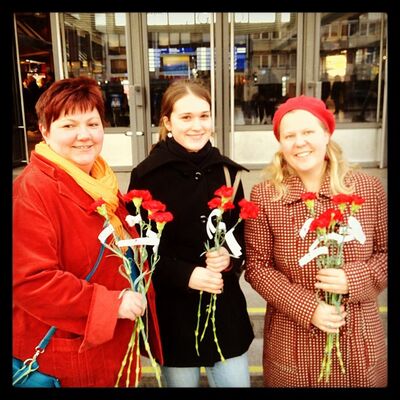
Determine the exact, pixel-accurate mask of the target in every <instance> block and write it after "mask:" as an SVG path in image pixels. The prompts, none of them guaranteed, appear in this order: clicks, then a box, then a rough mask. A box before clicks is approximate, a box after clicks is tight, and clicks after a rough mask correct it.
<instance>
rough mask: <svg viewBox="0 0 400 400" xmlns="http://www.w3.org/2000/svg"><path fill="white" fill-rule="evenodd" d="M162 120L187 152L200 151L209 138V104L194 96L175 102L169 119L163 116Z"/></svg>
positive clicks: (210, 122)
mask: <svg viewBox="0 0 400 400" xmlns="http://www.w3.org/2000/svg"><path fill="white" fill-rule="evenodd" d="M163 120H164V125H165V127H166V128H167V129H168V130H169V131H171V132H172V135H173V138H174V139H175V140H176V141H177V142H178V143H179V144H180V145H181V146H183V147H184V148H185V149H186V150H187V151H190V152H197V151H199V150H201V149H202V148H203V147H204V145H205V144H206V143H207V142H208V140H209V139H210V137H211V126H212V121H211V111H210V104H209V103H208V102H207V101H206V100H204V99H202V98H201V97H198V96H195V95H194V94H191V93H190V94H187V95H185V96H183V97H181V98H180V99H179V100H177V101H176V102H175V104H174V107H173V110H172V112H171V115H170V118H168V117H166V116H165V117H164V118H163Z"/></svg>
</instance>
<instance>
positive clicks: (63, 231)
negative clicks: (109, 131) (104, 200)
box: [13, 152, 163, 387]
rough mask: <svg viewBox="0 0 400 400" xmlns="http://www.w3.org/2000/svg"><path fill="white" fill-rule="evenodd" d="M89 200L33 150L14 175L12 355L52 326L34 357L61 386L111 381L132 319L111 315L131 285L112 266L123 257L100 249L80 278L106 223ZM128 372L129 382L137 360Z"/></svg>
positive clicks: (155, 344)
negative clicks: (44, 345)
mask: <svg viewBox="0 0 400 400" xmlns="http://www.w3.org/2000/svg"><path fill="white" fill-rule="evenodd" d="M119 197H120V200H121V204H123V200H122V198H121V195H120V193H119ZM93 201H94V200H93V199H92V198H91V197H90V196H89V195H88V194H86V193H85V192H84V191H83V189H82V188H81V187H80V186H78V185H77V184H76V182H75V181H74V180H73V179H72V178H71V177H70V176H69V175H68V174H67V173H65V172H64V171H63V170H61V169H60V168H58V167H57V166H56V165H55V164H53V163H51V162H50V161H48V160H46V159H45V158H42V157H40V156H39V155H37V154H35V152H33V153H32V159H31V163H30V164H29V165H28V166H27V167H26V168H25V170H24V171H23V173H22V174H21V175H20V176H19V177H18V178H17V179H16V180H15V182H14V187H13V355H14V357H17V358H20V359H22V360H25V359H26V358H29V357H32V355H33V353H34V349H35V346H37V344H38V343H39V341H40V340H41V339H42V337H43V336H44V334H45V333H46V332H47V330H48V329H49V328H50V326H53V325H54V326H56V327H57V331H56V333H55V335H54V336H53V337H52V339H51V340H50V343H49V345H48V346H47V348H46V351H45V352H44V353H43V354H41V355H40V357H39V358H38V362H39V365H40V370H41V371H42V372H45V373H48V374H51V375H55V376H57V377H58V378H59V379H60V380H61V385H62V386H64V387H66V386H77V387H88V386H103V387H104V386H114V384H115V382H116V379H117V375H118V371H119V369H120V366H121V362H122V360H123V357H124V355H125V352H126V350H127V347H128V342H129V340H130V336H131V333H132V332H133V329H134V323H133V322H132V321H130V320H127V319H118V318H117V314H118V308H119V305H120V302H121V300H120V299H118V295H119V293H120V292H121V290H122V289H124V288H126V287H128V286H129V283H128V281H127V280H126V279H125V278H124V277H123V276H122V275H121V274H120V273H119V271H118V268H119V266H120V263H121V260H120V259H119V258H118V257H116V256H110V251H109V250H107V249H106V250H105V252H104V255H103V258H102V260H101V262H100V265H99V267H98V269H97V271H96V272H95V274H94V275H93V276H92V278H91V279H90V282H87V281H86V280H85V277H86V275H87V274H88V273H89V272H90V271H91V270H92V267H93V265H94V264H95V262H96V259H97V256H98V253H99V250H100V242H99V240H98V235H99V233H100V232H101V230H102V229H103V223H104V218H103V217H101V216H100V215H99V214H97V213H92V214H88V213H87V209H88V207H89V206H90V204H91V203H92V202H93ZM116 214H117V215H118V216H119V218H120V220H121V221H122V222H123V223H124V225H125V216H126V215H127V211H126V209H125V208H124V207H123V206H120V207H119V208H118V209H117V211H116ZM125 228H126V229H127V231H129V233H130V234H131V236H132V237H137V236H138V234H137V232H136V231H134V230H132V229H131V228H129V226H127V225H126V226H125ZM147 297H148V298H147V300H148V306H147V309H148V312H147V313H146V315H148V318H149V336H150V338H149V341H150V346H151V351H152V354H153V356H154V357H156V359H157V361H158V362H160V363H162V362H163V360H162V351H161V342H160V338H159V329H158V322H157V318H156V314H155V294H154V290H153V287H152V286H150V289H149V291H148V296H147ZM143 354H145V352H143ZM134 359H135V357H134ZM131 371H132V374H131V383H132V384H133V382H134V371H135V361H133V364H132V369H131ZM121 382H124V380H121Z"/></svg>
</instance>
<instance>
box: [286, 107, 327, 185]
mask: <svg viewBox="0 0 400 400" xmlns="http://www.w3.org/2000/svg"><path fill="white" fill-rule="evenodd" d="M279 134H280V143H281V150H282V154H283V156H284V158H285V160H286V162H287V163H288V164H289V165H290V166H291V167H292V168H293V169H294V170H295V171H296V172H297V174H298V175H299V176H300V177H302V176H315V177H319V176H320V175H321V173H322V171H323V168H324V162H325V161H324V160H325V155H326V146H327V144H328V143H329V139H330V135H329V133H328V132H327V131H326V129H324V127H323V124H322V122H321V121H320V120H319V119H318V118H317V117H316V116H314V115H313V114H311V113H310V112H308V111H305V110H294V111H290V112H288V113H287V114H285V115H284V116H283V118H282V120H281V123H280V127H279Z"/></svg>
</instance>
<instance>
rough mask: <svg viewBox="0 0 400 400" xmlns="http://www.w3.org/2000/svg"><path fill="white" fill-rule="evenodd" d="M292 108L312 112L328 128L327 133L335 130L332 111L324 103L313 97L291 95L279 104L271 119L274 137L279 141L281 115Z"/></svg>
mask: <svg viewBox="0 0 400 400" xmlns="http://www.w3.org/2000/svg"><path fill="white" fill-rule="evenodd" d="M292 110H306V111H309V112H310V113H311V114H314V115H315V116H316V117H317V118H318V119H319V120H321V121H322V122H323V124H324V125H325V126H326V128H327V129H328V131H329V133H330V134H332V133H333V131H334V130H335V117H334V115H333V113H332V111H330V110H328V109H327V108H326V105H325V103H324V102H323V101H322V100H320V99H317V98H315V97H309V96H304V95H301V96H298V97H291V98H290V99H288V100H287V101H286V102H285V103H283V104H281V105H280V106H279V107H278V109H277V110H276V111H275V115H274V118H273V120H272V124H273V129H274V134H275V137H276V138H277V139H278V141H279V125H280V123H281V120H282V118H283V116H284V115H285V114H286V113H287V112H289V111H292Z"/></svg>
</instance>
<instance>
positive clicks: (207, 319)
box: [200, 295, 215, 342]
mask: <svg viewBox="0 0 400 400" xmlns="http://www.w3.org/2000/svg"><path fill="white" fill-rule="evenodd" d="M212 296H215V295H212ZM212 296H211V297H210V302H209V303H208V306H207V307H206V310H207V317H206V322H205V323H204V328H203V333H202V334H201V337H200V342H201V341H202V340H203V338H204V334H205V333H206V330H207V327H208V321H209V319H210V315H211V309H212V307H213V297H212Z"/></svg>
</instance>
